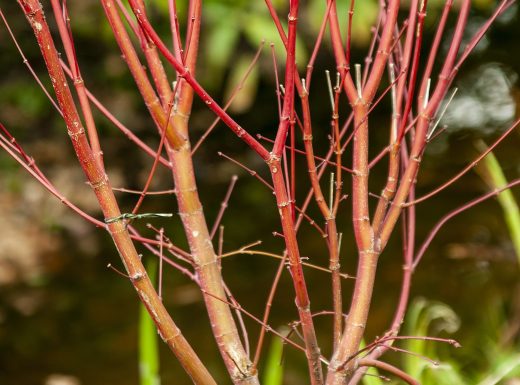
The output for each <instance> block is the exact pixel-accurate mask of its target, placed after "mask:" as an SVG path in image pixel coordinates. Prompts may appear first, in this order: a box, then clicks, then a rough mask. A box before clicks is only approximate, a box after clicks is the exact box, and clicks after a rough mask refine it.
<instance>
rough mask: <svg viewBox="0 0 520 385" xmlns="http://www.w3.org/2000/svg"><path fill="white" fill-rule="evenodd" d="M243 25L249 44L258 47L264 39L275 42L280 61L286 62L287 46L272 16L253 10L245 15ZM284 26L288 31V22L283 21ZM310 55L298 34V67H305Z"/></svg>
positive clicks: (267, 42)
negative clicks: (285, 46)
mask: <svg viewBox="0 0 520 385" xmlns="http://www.w3.org/2000/svg"><path fill="white" fill-rule="evenodd" d="M242 26H243V28H244V33H245V35H246V38H247V40H248V42H249V44H251V45H252V46H253V47H258V45H259V44H260V43H261V42H262V40H264V41H265V42H266V44H271V43H274V48H275V53H276V58H277V60H278V62H279V63H284V62H285V56H286V55H285V48H284V46H283V43H282V39H281V38H280V35H279V34H278V30H277V29H276V27H275V26H274V24H273V22H272V20H271V18H269V17H266V16H265V14H264V13H253V12H251V13H248V14H245V15H243V18H242ZM282 26H283V28H284V30H285V31H287V25H286V23H284V22H282ZM308 56H309V55H308V53H307V49H306V48H305V45H304V44H303V40H302V38H301V36H298V37H297V38H296V63H297V65H298V68H300V69H302V68H305V66H306V65H307V60H308Z"/></svg>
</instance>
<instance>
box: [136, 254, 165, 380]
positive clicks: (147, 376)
mask: <svg viewBox="0 0 520 385" xmlns="http://www.w3.org/2000/svg"><path fill="white" fill-rule="evenodd" d="M145 266H146V271H147V272H148V275H149V276H150V280H151V281H152V282H155V279H156V271H157V259H155V258H150V259H148V261H147V262H146V265H145ZM139 383H140V384H141V385H159V384H160V383H161V380H160V378H159V346H158V341H157V328H156V327H155V324H154V323H153V321H152V318H151V317H150V315H149V314H148V311H147V310H146V308H145V307H144V305H143V304H140V305H139Z"/></svg>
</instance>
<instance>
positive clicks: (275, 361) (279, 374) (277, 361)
mask: <svg viewBox="0 0 520 385" xmlns="http://www.w3.org/2000/svg"><path fill="white" fill-rule="evenodd" d="M279 332H280V333H281V334H283V335H285V334H287V330H286V329H285V328H284V330H279ZM282 356H283V342H282V340H281V339H280V338H278V337H273V338H272V339H271V344H270V345H269V353H268V355H267V364H266V367H265V369H264V373H263V379H262V384H264V385H282V382H283V364H282Z"/></svg>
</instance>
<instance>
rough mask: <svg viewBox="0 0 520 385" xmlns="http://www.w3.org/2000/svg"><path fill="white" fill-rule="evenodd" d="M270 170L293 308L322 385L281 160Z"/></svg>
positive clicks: (315, 384) (315, 380) (315, 379)
mask: <svg viewBox="0 0 520 385" xmlns="http://www.w3.org/2000/svg"><path fill="white" fill-rule="evenodd" d="M269 168H270V171H271V177H272V178H273V186H274V191H275V196H276V203H277V205H278V212H279V213H280V220H281V223H282V229H283V234H284V239H285V245H286V248H287V256H288V259H289V270H290V272H291V276H292V281H293V285H294V290H295V292H296V307H297V309H298V314H299V316H300V321H301V325H302V330H303V338H304V341H305V350H306V354H307V362H308V365H309V372H310V377H311V384H312V385H320V384H323V374H322V369H321V361H320V358H321V354H320V349H319V346H318V342H317V339H316V332H315V329H314V323H313V320H312V314H311V309H310V300H309V294H308V292H307V285H306V284H305V278H304V276H303V270H302V263H301V259H300V251H299V248H298V241H297V239H296V231H295V227H294V220H293V217H292V215H291V203H290V202H289V198H288V195H287V190H286V186H285V181H284V178H283V173H282V169H281V163H280V159H279V158H277V157H275V156H274V155H273V156H272V157H271V160H270V162H269Z"/></svg>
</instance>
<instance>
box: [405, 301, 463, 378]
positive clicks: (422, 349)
mask: <svg viewBox="0 0 520 385" xmlns="http://www.w3.org/2000/svg"><path fill="white" fill-rule="evenodd" d="M459 327H460V320H459V317H458V316H457V315H456V314H455V312H454V311H453V310H452V309H451V308H450V307H449V306H448V305H445V304H443V303H440V302H430V301H427V300H425V299H417V300H415V301H414V302H413V303H412V304H411V306H410V309H409V312H408V316H407V318H406V326H405V330H406V334H407V335H409V336H428V335H437V334H438V332H440V331H442V330H444V331H446V332H448V333H455V332H456V331H457V330H458V329H459ZM432 344H436V343H435V342H431V341H425V340H420V339H410V340H406V342H405V349H406V350H408V351H410V352H412V353H413V354H414V355H405V356H403V358H404V367H405V372H407V373H408V374H410V375H411V376H412V377H413V378H415V379H417V380H420V379H423V378H424V377H425V372H426V371H428V374H431V375H432V376H433V377H434V378H436V379H437V380H439V381H441V382H432V384H435V383H438V384H442V383H445V382H442V381H443V378H444V379H448V378H449V379H450V381H452V382H448V383H446V385H447V384H451V385H458V384H461V385H463V384H464V382H461V381H459V380H460V379H459V378H458V377H459V376H458V375H457V373H456V372H455V373H454V371H453V370H452V367H451V365H450V364H443V365H439V366H434V365H432V364H431V363H430V362H428V361H426V360H425V359H423V358H422V357H428V358H431V359H434V360H435V359H437V356H436V355H434V354H433V353H432V350H431V349H428V346H430V345H432ZM419 382H420V383H421V384H422V385H426V384H427V383H426V382H424V381H419Z"/></svg>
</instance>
